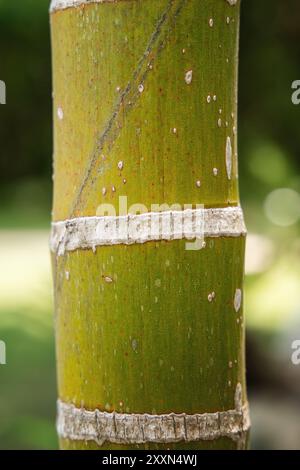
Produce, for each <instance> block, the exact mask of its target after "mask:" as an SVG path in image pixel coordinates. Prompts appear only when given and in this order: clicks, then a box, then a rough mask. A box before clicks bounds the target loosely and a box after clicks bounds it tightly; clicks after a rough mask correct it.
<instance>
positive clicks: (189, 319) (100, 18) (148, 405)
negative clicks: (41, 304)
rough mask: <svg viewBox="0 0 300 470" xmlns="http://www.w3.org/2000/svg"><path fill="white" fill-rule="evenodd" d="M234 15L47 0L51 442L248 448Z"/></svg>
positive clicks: (222, 7) (189, 3)
mask: <svg viewBox="0 0 300 470" xmlns="http://www.w3.org/2000/svg"><path fill="white" fill-rule="evenodd" d="M239 11H240V1H239V0H53V1H52V5H51V33H52V51H53V99H54V204H53V227H52V236H51V249H52V259H53V272H54V291H55V310H56V312H55V324H56V349H57V370H58V393H59V397H58V398H59V399H58V419H57V428H58V433H59V437H60V445H61V448H62V449H94V448H95V449H99V448H100V449H244V448H246V446H247V435H248V430H249V418H248V407H247V395H246V384H245V356H244V341H245V334H244V328H245V327H244V316H243V280H244V250H245V234H246V232H245V227H244V224H243V216H242V211H241V209H240V207H239V193H238V165H237V67H238V38H239ZM137 204H138V205H137ZM129 213H130V214H131V216H130V217H129V216H128V214H129ZM181 214H182V216H183V219H185V218H188V216H190V215H191V214H193V217H195V216H196V215H201V217H202V218H203V220H204V225H203V226H201V227H202V228H201V230H203V234H204V240H201V244H200V245H199V243H198V242H199V240H198V238H199V230H198V231H197V228H195V224H192V225H191V226H190V229H189V230H190V231H189V234H188V235H186V234H183V235H182V236H180V235H178V233H177V231H176V223H177V222H178V220H179V219H178V218H179V217H180V216H181ZM151 217H152V218H153V217H154V218H155V217H156V219H155V220H156V222H154V225H155V227H156V228H157V227H160V228H161V227H163V223H164V221H166V220H167V219H168V217H170V218H171V229H170V232H168V233H166V232H164V228H162V232H163V233H162V234H161V233H160V234H159V235H157V234H156V235H153V233H152V232H151V233H150V232H149V224H150V222H149V220H150V219H149V218H151ZM193 220H194V219H193ZM159 221H160V222H159ZM121 223H122V224H123V228H122V230H121V235H120V233H119V234H118V237H115V232H114V229H113V227H115V226H114V225H113V224H121ZM124 224H125V225H124ZM134 224H136V225H135V229H137V230H136V232H138V233H139V235H136V232H135V235H132V233H131V230H132V228H133V225H134ZM126 227H127V229H128V227H130V233H131V234H130V235H128V230H127V231H126ZM187 239H188V240H187ZM200 248H201V249H200Z"/></svg>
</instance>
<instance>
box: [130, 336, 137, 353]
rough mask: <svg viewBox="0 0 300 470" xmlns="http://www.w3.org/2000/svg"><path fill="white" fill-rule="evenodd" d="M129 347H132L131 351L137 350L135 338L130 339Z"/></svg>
mask: <svg viewBox="0 0 300 470" xmlns="http://www.w3.org/2000/svg"><path fill="white" fill-rule="evenodd" d="M131 347H132V349H133V351H134V352H136V351H137V348H138V342H137V340H136V339H133V340H132V341H131Z"/></svg>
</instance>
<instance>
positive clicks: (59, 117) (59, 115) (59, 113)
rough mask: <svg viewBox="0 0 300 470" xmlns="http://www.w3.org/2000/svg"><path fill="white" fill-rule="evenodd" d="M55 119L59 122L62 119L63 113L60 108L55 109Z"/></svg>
mask: <svg viewBox="0 0 300 470" xmlns="http://www.w3.org/2000/svg"><path fill="white" fill-rule="evenodd" d="M57 117H58V119H59V120H60V121H62V120H63V118H64V112H63V110H62V108H60V107H59V108H58V109H57Z"/></svg>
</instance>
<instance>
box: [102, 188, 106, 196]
mask: <svg viewBox="0 0 300 470" xmlns="http://www.w3.org/2000/svg"><path fill="white" fill-rule="evenodd" d="M106 193H107V190H106V188H102V195H103V196H105V195H106Z"/></svg>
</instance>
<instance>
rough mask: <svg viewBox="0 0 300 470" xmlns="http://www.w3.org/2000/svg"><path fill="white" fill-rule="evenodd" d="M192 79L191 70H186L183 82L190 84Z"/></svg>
mask: <svg viewBox="0 0 300 470" xmlns="http://www.w3.org/2000/svg"><path fill="white" fill-rule="evenodd" d="M192 80H193V71H192V70H189V71H188V72H186V74H185V83H186V84H187V85H190V84H191V83H192Z"/></svg>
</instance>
